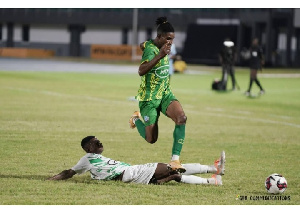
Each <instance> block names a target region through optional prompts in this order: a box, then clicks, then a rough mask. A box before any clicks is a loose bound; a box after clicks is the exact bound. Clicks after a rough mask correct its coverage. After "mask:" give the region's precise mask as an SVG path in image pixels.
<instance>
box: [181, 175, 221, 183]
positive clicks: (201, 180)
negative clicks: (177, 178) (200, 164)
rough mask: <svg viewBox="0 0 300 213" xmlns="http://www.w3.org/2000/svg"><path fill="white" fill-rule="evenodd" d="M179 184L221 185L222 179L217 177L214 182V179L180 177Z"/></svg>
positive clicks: (191, 176)
mask: <svg viewBox="0 0 300 213" xmlns="http://www.w3.org/2000/svg"><path fill="white" fill-rule="evenodd" d="M181 182H182V183H189V184H212V185H222V178H221V176H218V179H217V180H216V179H215V178H202V177H198V176H195V175H182V176H181Z"/></svg>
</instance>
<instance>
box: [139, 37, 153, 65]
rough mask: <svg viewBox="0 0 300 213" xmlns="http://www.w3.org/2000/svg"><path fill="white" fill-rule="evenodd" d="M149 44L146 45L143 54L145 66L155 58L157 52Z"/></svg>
mask: <svg viewBox="0 0 300 213" xmlns="http://www.w3.org/2000/svg"><path fill="white" fill-rule="evenodd" d="M148 43H149V42H148V41H146V42H145V43H144V46H145V50H144V52H143V56H142V61H141V64H143V63H144V62H149V61H151V60H152V59H153V58H154V57H155V51H154V49H153V47H151V45H149V44H148Z"/></svg>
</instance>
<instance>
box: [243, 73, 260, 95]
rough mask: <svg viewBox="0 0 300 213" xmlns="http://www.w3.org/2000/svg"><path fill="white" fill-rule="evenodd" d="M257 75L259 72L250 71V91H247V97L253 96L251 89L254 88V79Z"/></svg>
mask: <svg viewBox="0 0 300 213" xmlns="http://www.w3.org/2000/svg"><path fill="white" fill-rule="evenodd" d="M256 73H257V70H254V69H251V70H250V82H249V87H248V90H247V91H246V93H245V94H246V95H247V96H249V95H250V94H251V88H252V84H253V81H254V79H255V78H256Z"/></svg>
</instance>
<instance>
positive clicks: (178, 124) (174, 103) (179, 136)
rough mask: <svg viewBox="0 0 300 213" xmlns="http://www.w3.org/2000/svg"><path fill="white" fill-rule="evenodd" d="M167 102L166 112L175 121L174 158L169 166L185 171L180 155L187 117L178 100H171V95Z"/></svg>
mask: <svg viewBox="0 0 300 213" xmlns="http://www.w3.org/2000/svg"><path fill="white" fill-rule="evenodd" d="M173 97H174V96H173ZM166 102H167V103H170V104H169V105H168V107H167V109H166V111H165V113H164V114H166V115H167V116H168V117H169V118H171V119H172V120H173V121H174V123H175V128H174V131H173V147H172V158H171V162H170V163H169V166H170V168H171V169H172V170H176V171H179V172H185V169H184V167H183V166H182V165H181V164H180V161H179V156H180V153H181V150H182V146H183V143H184V139H185V125H186V120H187V117H186V115H185V113H184V111H183V109H182V106H181V104H180V103H179V101H178V100H175V99H173V100H171V97H170V98H169V101H165V103H166ZM163 112H164V111H163Z"/></svg>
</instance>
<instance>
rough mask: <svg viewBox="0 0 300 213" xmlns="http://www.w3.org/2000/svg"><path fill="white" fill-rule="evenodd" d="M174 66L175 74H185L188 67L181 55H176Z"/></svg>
mask: <svg viewBox="0 0 300 213" xmlns="http://www.w3.org/2000/svg"><path fill="white" fill-rule="evenodd" d="M173 66H174V72H175V73H183V72H184V71H185V70H186V67H187V66H186V63H185V61H183V60H182V57H181V56H180V55H176V58H175V61H174V64H173Z"/></svg>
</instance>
